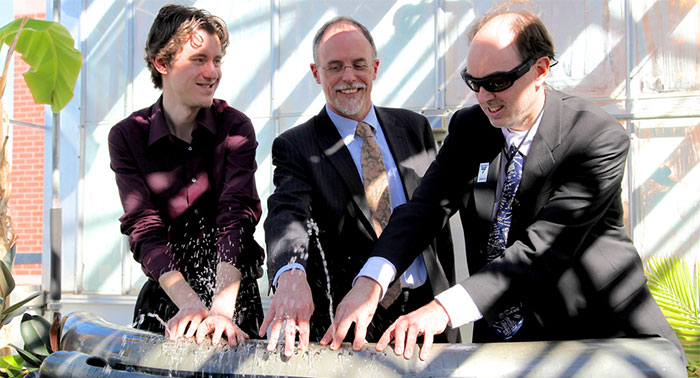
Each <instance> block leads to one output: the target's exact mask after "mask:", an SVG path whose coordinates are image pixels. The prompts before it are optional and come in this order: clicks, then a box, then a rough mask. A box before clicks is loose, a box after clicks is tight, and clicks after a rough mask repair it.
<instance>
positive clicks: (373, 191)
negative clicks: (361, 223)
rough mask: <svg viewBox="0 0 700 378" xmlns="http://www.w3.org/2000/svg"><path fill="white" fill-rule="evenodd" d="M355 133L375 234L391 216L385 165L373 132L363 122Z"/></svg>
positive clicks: (379, 231) (380, 231)
mask: <svg viewBox="0 0 700 378" xmlns="http://www.w3.org/2000/svg"><path fill="white" fill-rule="evenodd" d="M355 135H357V136H359V137H361V138H362V155H361V159H360V160H361V165H362V183H363V185H364V187H365V196H366V197H367V203H368V204H369V211H370V215H371V216H372V226H373V227H374V231H375V232H376V233H377V236H379V235H381V233H382V230H383V229H384V227H386V224H387V223H389V217H391V200H390V198H389V180H388V178H387V176H386V167H385V166H384V159H383V158H382V152H381V151H379V145H377V141H376V140H375V139H374V134H372V130H371V129H370V127H369V125H368V124H367V123H365V122H360V123H358V124H357V129H355Z"/></svg>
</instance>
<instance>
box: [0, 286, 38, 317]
mask: <svg viewBox="0 0 700 378" xmlns="http://www.w3.org/2000/svg"><path fill="white" fill-rule="evenodd" d="M42 294H44V292H42V291H35V292H33V293H31V294H29V296H28V297H26V298H24V299H22V300H21V301H19V302H17V303H13V304H12V306H10V307H8V308H6V309H4V310H2V312H1V313H0V317H2V319H3V322H4V319H5V316H8V315H9V314H11V313H13V312H15V311H17V309H18V308H20V307H22V306H23V305H24V304H26V303H27V302H29V301H31V300H32V299H34V298H36V297H38V296H40V295H42ZM25 310H26V309H25Z"/></svg>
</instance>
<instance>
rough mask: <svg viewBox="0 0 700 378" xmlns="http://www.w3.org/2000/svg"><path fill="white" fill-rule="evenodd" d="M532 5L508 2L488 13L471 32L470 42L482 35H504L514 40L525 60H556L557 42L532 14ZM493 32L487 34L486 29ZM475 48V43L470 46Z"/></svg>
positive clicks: (521, 2)
mask: <svg viewBox="0 0 700 378" xmlns="http://www.w3.org/2000/svg"><path fill="white" fill-rule="evenodd" d="M528 5H532V4H531V3H528V2H523V1H508V2H505V3H503V4H501V5H498V6H496V7H494V8H491V9H490V10H488V11H487V12H486V13H485V14H484V15H483V16H482V17H481V18H480V19H479V20H477V22H476V23H475V24H474V25H473V26H472V28H471V29H470V30H469V34H468V38H469V42H474V39H475V38H476V36H477V35H478V34H480V33H481V32H482V31H484V32H493V31H494V30H496V31H497V32H499V33H503V34H504V36H503V38H504V39H512V40H513V41H514V42H515V44H514V47H515V49H516V50H517V52H518V54H519V56H520V58H521V60H527V59H531V58H534V59H537V58H539V57H542V56H546V57H549V58H550V60H553V59H554V42H552V37H551V36H550V35H549V32H548V31H547V28H546V27H545V26H544V23H542V20H540V19H539V18H538V17H537V16H536V15H535V14H534V13H533V12H532V11H530V10H529V9H527V6H528ZM487 28H488V29H490V30H488V31H487V30H484V29H487ZM470 44H471V43H470Z"/></svg>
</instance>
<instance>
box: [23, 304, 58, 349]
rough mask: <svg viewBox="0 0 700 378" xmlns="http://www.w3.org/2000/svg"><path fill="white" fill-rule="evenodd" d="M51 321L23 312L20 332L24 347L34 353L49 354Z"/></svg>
mask: <svg viewBox="0 0 700 378" xmlns="http://www.w3.org/2000/svg"><path fill="white" fill-rule="evenodd" d="M49 328H51V323H49V321H48V320H46V319H44V318H43V317H41V316H39V315H30V314H24V316H23V317H22V324H21V325H20V332H21V334H22V339H23V340H24V349H26V350H27V351H29V352H32V353H34V354H36V355H41V356H48V355H49V354H51V340H50V339H49Z"/></svg>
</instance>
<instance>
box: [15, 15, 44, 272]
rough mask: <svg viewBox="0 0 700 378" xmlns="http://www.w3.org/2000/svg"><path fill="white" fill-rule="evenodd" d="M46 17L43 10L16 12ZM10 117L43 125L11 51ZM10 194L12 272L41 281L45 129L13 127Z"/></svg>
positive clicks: (39, 108) (40, 107)
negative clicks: (14, 252) (13, 241)
mask: <svg viewBox="0 0 700 378" xmlns="http://www.w3.org/2000/svg"><path fill="white" fill-rule="evenodd" d="M22 16H28V17H31V18H36V19H41V20H43V19H45V18H46V16H45V13H33V14H16V15H15V18H19V17H22ZM14 65H15V67H14V69H15V71H14V108H13V112H14V114H13V117H12V118H13V119H15V120H17V121H24V122H29V123H33V124H36V125H44V121H45V119H44V105H36V104H34V100H33V98H32V94H31V93H30V92H29V88H27V85H26V83H25V82H24V76H22V74H23V73H24V72H26V71H27V70H28V69H29V66H28V65H27V64H26V63H24V61H23V60H22V59H21V58H20V55H19V54H18V53H15V54H14ZM10 140H11V142H12V168H11V172H10V181H11V183H12V196H11V198H10V209H11V212H12V213H11V214H12V221H13V223H14V227H15V232H16V233H17V257H16V258H15V265H14V266H13V268H12V273H13V276H14V278H15V281H16V282H17V284H18V285H23V284H25V285H39V284H41V259H40V258H41V253H42V243H43V232H44V228H45V227H44V224H43V220H44V129H42V128H34V127H30V126H23V125H16V124H15V125H13V126H12V136H11V137H10Z"/></svg>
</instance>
